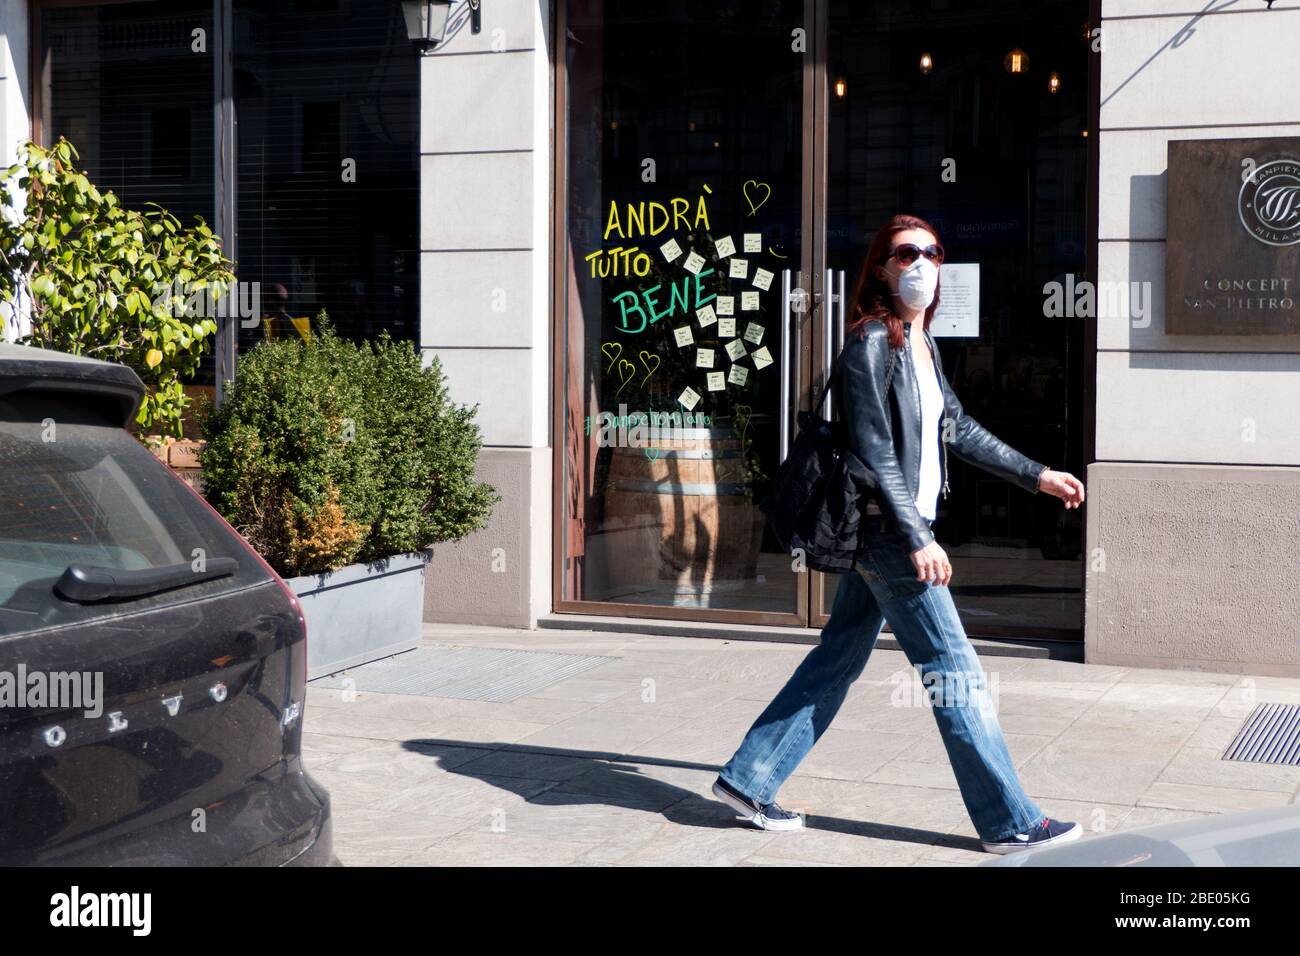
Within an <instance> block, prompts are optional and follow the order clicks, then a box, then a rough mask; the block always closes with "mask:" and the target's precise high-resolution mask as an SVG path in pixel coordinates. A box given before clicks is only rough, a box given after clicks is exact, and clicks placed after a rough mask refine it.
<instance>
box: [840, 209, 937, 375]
mask: <svg viewBox="0 0 1300 956" xmlns="http://www.w3.org/2000/svg"><path fill="white" fill-rule="evenodd" d="M908 229H924V230H925V231H926V232H928V233H929V234H930V235H932V236H934V241H935V242H939V244H940V245H942V242H940V240H939V233H938V231H937V230H936V229H935V228H934V226H932V225H930V224H929V223H928V222H926V221H925V220H924V219H921V218H919V217H918V216H903V215H898V216H894V217H893V218H892V219H890V220H889V221H888V222H887V223H885V224H884V225H883V226H881V227H880V229H879V230H878V231H877V232H876V235H875V237H874V238H873V239H872V240H871V245H870V246H868V247H867V257H866V259H865V260H863V262H862V272H861V273H859V275H858V281H857V284H856V285H855V286H854V287H853V296H852V298H850V299H849V301H850V302H852V303H853V316H852V318H850V319H849V323H848V326H847V327H846V328H845V330H844V334H845V337H846V338H847V337H848V336H849V335H850V334H851V333H853V332H856V333H857V334H858V337H859V338H861V337H862V336H863V335H865V334H866V328H865V326H866V324H867V323H868V322H871V321H877V322H883V323H884V324H885V327H886V328H887V329H889V344H890V346H891V347H893V348H896V349H901V348H902V347H903V320H902V319H900V318H899V317H898V313H897V312H895V311H894V305H893V302H894V295H893V293H891V292H890V291H889V283H888V282H887V281H886V280H884V279H882V278H880V276H879V275H877V274H876V269H877V268H878V267H879V266H881V265H883V264H884V262H885V256H887V255H888V254H889V251H890V249H891V248H892V247H893V244H894V236H896V235H898V233H900V232H904V231H906V230H908ZM938 307H939V289H938V287H937V286H936V288H935V291H934V301H933V302H931V303H930V307H929V308H927V309H926V310H925V328H927V329H928V328H930V320H931V319H933V318H934V310H935V309H937V308H938Z"/></svg>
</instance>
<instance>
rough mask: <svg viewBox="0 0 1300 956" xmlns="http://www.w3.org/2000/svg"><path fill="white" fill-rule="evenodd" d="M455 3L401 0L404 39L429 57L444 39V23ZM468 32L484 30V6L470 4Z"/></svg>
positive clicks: (471, 1)
mask: <svg viewBox="0 0 1300 956" xmlns="http://www.w3.org/2000/svg"><path fill="white" fill-rule="evenodd" d="M453 2H454V0H402V17H403V18H404V19H405V20H406V35H407V36H408V37H409V38H410V40H411V42H412V43H414V44H415V47H416V49H418V50H419V51H420V55H421V56H428V55H429V54H430V53H432V52H433V51H434V48H435V47H437V46H438V44H440V43H442V41H443V40H445V39H446V38H447V21H448V20H449V19H450V16H451V8H452V5H453ZM469 15H470V32H471V33H481V32H482V30H483V2H482V0H469Z"/></svg>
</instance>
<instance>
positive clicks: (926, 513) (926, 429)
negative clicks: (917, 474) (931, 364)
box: [916, 369, 943, 521]
mask: <svg viewBox="0 0 1300 956" xmlns="http://www.w3.org/2000/svg"><path fill="white" fill-rule="evenodd" d="M917 371H918V373H920V374H918V375H917V378H918V379H919V381H920V387H921V481H920V483H919V485H918V486H917V489H916V510H917V511H919V512H921V517H923V518H929V519H930V520H931V521H933V520H934V517H935V511H936V508H937V507H938V504H939V489H940V487H941V486H942V485H943V476H942V475H941V474H940V473H939V472H940V468H939V423H940V422H941V421H942V420H943V392H942V391H941V390H940V388H939V370H938V369H934V371H933V373H932V374H930V375H926V374H924V373H921V372H920V369H918V370H917Z"/></svg>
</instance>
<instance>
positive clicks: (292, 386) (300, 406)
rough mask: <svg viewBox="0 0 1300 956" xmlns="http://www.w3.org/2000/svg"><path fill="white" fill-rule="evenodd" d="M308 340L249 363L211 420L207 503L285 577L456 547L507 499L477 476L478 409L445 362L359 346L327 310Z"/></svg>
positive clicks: (282, 345)
mask: <svg viewBox="0 0 1300 956" xmlns="http://www.w3.org/2000/svg"><path fill="white" fill-rule="evenodd" d="M319 325H320V326H321V329H320V331H319V332H315V333H314V334H313V335H312V337H311V338H310V339H309V340H308V341H305V342H304V341H301V340H298V339H281V340H269V341H264V342H262V343H260V344H259V345H257V347H255V348H254V349H253V350H252V351H251V352H249V353H248V354H247V355H245V356H242V357H241V359H240V362H239V370H238V374H237V375H236V378H235V381H234V383H233V384H232V385H231V387H230V390H229V392H228V394H227V397H226V400H225V401H224V402H223V403H222V404H221V405H220V406H219V407H217V408H215V409H210V410H209V411H208V412H207V413H206V415H205V416H204V419H203V430H204V434H205V437H206V438H207V441H208V444H207V447H206V449H205V450H204V452H203V456H202V463H203V477H204V482H205V484H206V487H207V496H208V499H209V500H210V501H211V502H212V505H213V507H215V508H216V509H217V510H218V511H219V512H221V514H222V515H223V516H224V517H225V518H226V519H227V520H228V521H230V523H231V524H233V525H234V526H235V527H236V528H237V529H239V531H240V532H241V533H242V534H243V535H244V536H245V537H247V538H248V540H249V541H250V542H251V543H252V544H253V546H254V547H255V548H257V550H258V551H259V552H260V553H261V554H262V555H263V556H264V557H265V558H266V559H267V561H268V562H269V563H270V564H271V566H272V567H274V568H275V569H276V570H277V571H278V572H279V573H280V574H282V575H285V576H286V577H292V576H295V575H301V574H313V573H319V572H322V571H332V570H336V569H338V568H341V567H343V566H344V565H347V564H352V563H354V562H373V561H378V560H381V559H383V558H386V557H388V556H390V555H393V554H400V553H403V552H408V551H417V550H420V549H422V548H425V547H428V546H429V545H431V544H434V543H436V542H438V541H449V540H456V539H458V538H462V537H464V536H465V535H466V534H469V533H470V532H471V531H474V530H476V529H478V528H481V527H483V526H484V524H485V523H486V521H487V517H488V515H489V514H490V513H491V509H492V506H493V505H494V504H495V503H496V502H497V501H500V500H501V499H500V496H498V495H496V494H495V490H494V489H493V488H492V486H491V485H488V484H485V483H482V482H478V481H476V480H475V476H474V466H475V461H476V459H477V457H478V451H479V448H480V447H481V445H482V441H481V438H480V435H479V430H478V426H477V425H476V424H475V423H474V421H473V419H474V414H475V411H474V409H472V408H467V407H464V406H457V405H454V404H453V403H451V402H450V401H449V399H448V396H447V390H446V387H445V386H444V384H443V375H442V370H441V366H440V364H439V363H438V361H437V359H436V358H435V359H434V360H433V362H432V363H431V365H429V366H428V367H423V366H422V364H421V360H420V355H419V353H418V352H417V351H416V349H415V347H414V346H413V345H412V344H411V343H409V342H394V341H393V340H392V339H391V338H389V336H388V335H387V334H386V333H385V334H384V335H382V336H381V337H380V339H379V340H378V341H377V342H373V343H366V344H362V345H356V344H353V343H352V342H349V341H347V340H345V339H341V338H339V337H338V336H337V335H335V333H334V332H333V331H332V329H331V328H330V327H329V324H328V321H327V320H326V317H325V314H324V313H321V315H320V317H319Z"/></svg>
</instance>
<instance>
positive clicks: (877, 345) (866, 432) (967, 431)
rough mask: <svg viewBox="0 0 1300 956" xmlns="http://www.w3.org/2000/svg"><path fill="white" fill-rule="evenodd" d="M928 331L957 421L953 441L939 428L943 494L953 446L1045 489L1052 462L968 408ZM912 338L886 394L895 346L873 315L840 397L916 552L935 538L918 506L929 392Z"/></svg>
mask: <svg viewBox="0 0 1300 956" xmlns="http://www.w3.org/2000/svg"><path fill="white" fill-rule="evenodd" d="M859 334H861V338H859ZM925 337H926V340H927V341H928V342H929V343H930V349H931V351H932V352H933V354H934V366H935V368H936V369H938V372H939V385H940V390H941V391H942V392H943V407H944V419H945V421H951V422H952V423H954V424H953V426H952V427H950V428H949V429H947V431H949V432H950V433H951V434H952V439H951V440H950V441H948V442H946V443H945V442H944V434H945V429H944V428H943V427H942V426H941V427H940V429H939V435H940V438H939V443H940V446H941V450H942V454H943V457H942V462H943V464H942V468H943V495H944V496H945V497H946V496H947V494H948V460H947V449H948V447H951V448H952V452H953V454H954V455H956V456H957V457H958V458H960V459H962V460H963V461H966V462H969V463H970V464H972V465H975V466H977V467H979V468H982V469H984V470H985V471H987V472H989V473H991V474H994V475H997V476H998V477H999V478H1005V479H1006V480H1007V481H1009V482H1011V483H1012V484H1014V485H1018V486H1019V487H1021V488H1024V489H1025V490H1026V491H1029V492H1037V491H1038V478H1039V475H1041V474H1042V472H1043V470H1044V469H1045V468H1046V467H1047V466H1046V465H1043V464H1040V463H1039V462H1036V461H1034V460H1032V459H1030V458H1026V457H1025V456H1024V455H1022V454H1020V452H1018V451H1016V450H1015V449H1014V448H1012V447H1011V446H1010V445H1008V444H1006V443H1005V442H1003V441H1001V440H1000V439H998V438H997V437H995V436H994V435H992V434H990V433H989V432H988V431H987V430H986V429H985V428H984V426H983V425H981V424H980V423H979V422H977V421H975V419H973V418H971V417H970V416H969V415H967V414H966V412H965V410H964V409H963V408H962V407H961V402H959V401H958V400H957V396H956V394H955V393H954V392H953V390H952V388H951V387H950V386H949V385H948V377H947V376H946V375H944V373H943V365H942V363H941V362H940V361H939V347H938V345H936V344H935V341H934V337H933V336H931V335H930V332H929V330H928V329H927V330H926V332H925ZM904 342H905V343H906V347H905V348H903V349H900V350H899V351H898V353H897V354H896V355H895V357H894V378H893V381H892V383H891V387H890V394H889V395H888V396H886V395H885V394H884V391H885V373H886V370H887V369H888V368H889V351H890V349H889V339H888V334H887V330H886V328H885V325H884V323H882V322H876V321H871V322H868V323H866V325H865V326H863V328H862V329H861V330H860V333H853V334H851V335H850V336H849V339H848V341H847V342H846V343H845V346H844V351H843V352H842V353H841V355H840V366H839V372H838V374H837V376H836V377H837V379H838V383H837V388H836V389H835V399H836V402H837V404H838V405H839V410H840V417H841V420H842V421H843V422H844V423H845V430H846V432H847V435H846V437H847V439H848V442H849V447H850V449H852V451H853V453H854V454H855V455H857V456H858V457H859V458H860V459H862V461H864V462H866V464H867V465H869V466H870V467H871V469H872V470H873V471H874V472H875V473H876V476H877V477H878V478H879V480H880V488H881V494H880V498H881V504H882V506H883V507H884V510H885V513H886V514H887V515H889V516H891V517H892V518H893V520H894V525H895V528H896V530H897V531H898V532H899V533H901V534H902V535H903V537H904V538H905V539H906V540H907V543H908V545H909V546H910V548H911V550H912V551H917V550H919V549H921V548H923V547H925V546H926V545H927V544H929V543H930V542H931V541H933V540H934V533H933V532H932V531H931V530H930V526H929V525H928V524H927V523H926V521H925V519H924V518H922V517H921V514H920V512H919V511H918V510H917V508H916V489H917V487H918V486H919V485H920V483H921V391H920V386H919V384H918V382H917V367H916V365H915V364H914V363H913V361H912V347H911V341H910V339H908V338H906V337H905V338H904Z"/></svg>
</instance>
